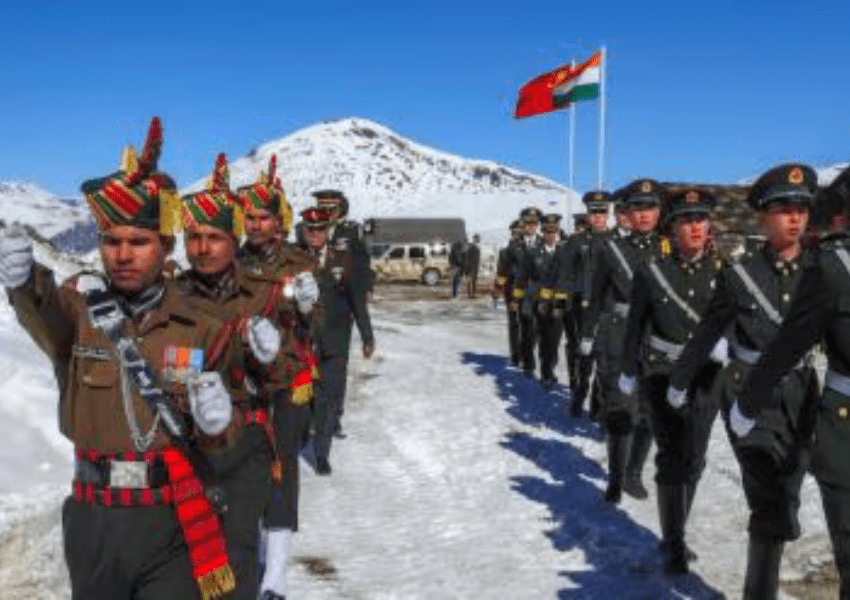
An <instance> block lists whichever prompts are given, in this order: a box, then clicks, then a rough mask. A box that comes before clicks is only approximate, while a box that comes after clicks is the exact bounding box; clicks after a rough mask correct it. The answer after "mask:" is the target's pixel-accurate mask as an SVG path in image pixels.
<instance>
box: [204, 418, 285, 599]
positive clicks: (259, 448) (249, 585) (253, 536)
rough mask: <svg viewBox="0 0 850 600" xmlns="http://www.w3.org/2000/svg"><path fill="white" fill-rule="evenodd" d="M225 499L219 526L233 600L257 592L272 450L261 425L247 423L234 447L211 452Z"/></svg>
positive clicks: (247, 596) (268, 496)
mask: <svg viewBox="0 0 850 600" xmlns="http://www.w3.org/2000/svg"><path fill="white" fill-rule="evenodd" d="M210 461H211V462H212V464H213V467H214V468H215V470H216V472H217V473H218V477H219V482H220V484H221V486H222V488H223V489H224V492H225V494H226V498H227V511H226V512H225V513H224V514H223V515H222V517H221V522H222V529H223V531H224V537H225V540H226V542H227V558H228V561H229V562H230V566H231V567H232V568H233V573H234V575H235V577H236V590H235V591H234V592H233V593H232V594H231V595H230V596H228V598H233V600H255V599H256V597H257V594H258V593H259V586H260V580H259V572H258V569H257V561H258V552H259V528H260V522H261V520H262V518H263V513H264V511H265V510H266V509H267V506H268V503H269V499H270V494H271V449H270V447H269V442H268V439H267V437H266V434H265V431H264V430H263V429H262V426H260V425H249V426H246V427H245V429H244V431H243V432H242V435H241V436H240V438H239V440H238V441H237V442H236V444H235V445H234V447H232V448H228V449H226V450H223V451H221V452H216V453H214V454H212V455H211V457H210Z"/></svg>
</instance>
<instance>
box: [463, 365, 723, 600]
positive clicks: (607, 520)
mask: <svg viewBox="0 0 850 600" xmlns="http://www.w3.org/2000/svg"><path fill="white" fill-rule="evenodd" d="M461 360H462V362H463V363H464V364H468V365H470V366H471V367H472V368H473V369H474V370H475V373H476V374H477V375H479V376H481V377H490V378H493V379H494V381H495V383H496V386H497V388H498V394H499V397H500V398H501V399H502V400H503V401H504V402H505V404H506V408H505V410H506V411H507V412H508V414H510V415H511V416H512V417H514V418H515V419H516V420H517V421H518V422H521V423H524V424H526V425H530V426H533V427H539V428H541V430H542V431H545V430H549V431H553V432H557V433H559V434H562V435H564V436H567V437H585V438H589V439H593V440H595V441H597V442H598V441H601V439H602V434H601V432H600V430H599V426H598V425H596V424H595V423H591V422H590V421H589V420H588V419H587V418H586V417H583V418H581V419H575V418H573V417H570V416H569V414H568V412H566V411H565V409H566V408H567V406H568V403H567V401H568V399H569V390H568V389H567V388H565V387H564V386H561V385H558V386H556V387H555V389H553V390H551V391H549V392H546V391H544V390H543V389H542V388H541V387H540V384H539V382H538V381H537V380H536V379H531V378H528V377H526V376H525V375H524V374H523V372H522V371H521V370H520V369H516V368H513V367H511V366H510V365H509V364H508V361H507V358H506V357H504V356H498V355H493V354H481V353H476V352H464V353H462V355H461ZM500 445H501V446H502V447H503V448H506V449H507V450H510V451H512V452H515V453H516V454H518V455H520V456H522V457H523V458H525V459H527V460H529V461H531V462H533V463H534V464H536V465H537V466H538V467H539V468H541V469H544V470H545V471H546V472H547V473H548V474H549V476H550V477H549V478H547V479H543V478H541V477H534V476H516V477H512V478H511V483H512V488H513V489H514V490H516V491H517V492H519V493H521V494H523V495H524V496H526V497H527V498H529V499H530V500H533V501H535V502H539V503H542V504H545V505H546V506H547V507H548V509H549V512H550V515H551V522H552V523H553V527H552V529H550V530H549V531H547V532H546V535H547V536H548V537H549V538H550V539H551V541H552V545H553V546H554V547H555V548H556V549H557V550H558V551H559V552H561V553H565V554H566V553H571V554H573V553H574V554H575V555H576V556H575V557H571V558H570V559H569V561H570V562H575V563H577V564H581V563H582V559H581V558H580V557H581V554H583V555H584V559H583V562H584V563H586V564H585V565H584V566H581V567H577V568H574V569H565V570H563V571H560V572H559V575H561V576H563V577H564V578H565V579H567V580H568V585H567V587H565V588H564V589H562V590H560V592H559V593H558V598H559V599H561V600H591V599H599V600H602V599H605V600H610V599H613V598H617V599H646V600H664V599H668V598H669V599H673V598H677V599H680V598H691V599H694V600H706V599H718V598H723V597H724V596H723V594H721V593H720V592H718V591H717V590H715V589H713V588H711V587H710V586H709V585H707V584H706V583H705V582H704V581H703V580H702V579H701V578H700V577H699V576H698V575H696V574H694V573H691V574H690V575H686V576H676V577H672V576H666V575H665V574H664V572H663V567H662V560H661V556H660V554H659V551H658V541H659V540H658V538H657V537H656V536H655V534H654V533H653V532H652V531H650V530H649V529H647V528H645V527H643V526H641V525H639V524H638V523H635V522H634V521H633V520H632V519H631V517H630V516H629V515H628V514H627V513H626V512H624V511H623V510H621V509H620V508H618V507H616V506H612V505H609V504H607V503H606V502H605V500H604V499H603V497H602V490H601V489H600V486H603V487H604V484H605V481H606V479H607V474H606V472H605V470H604V469H603V468H602V467H601V466H600V465H599V464H598V463H597V462H596V461H595V460H593V459H591V458H589V457H588V456H586V455H585V454H584V453H583V452H582V450H581V449H580V448H579V447H576V446H575V445H573V444H571V443H569V442H566V441H561V440H556V439H546V438H543V437H536V436H534V435H531V434H529V433H526V432H519V431H516V432H510V433H508V434H507V435H506V436H505V438H504V439H503V440H502V441H501V442H500ZM565 562H567V561H565Z"/></svg>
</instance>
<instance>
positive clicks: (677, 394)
mask: <svg viewBox="0 0 850 600" xmlns="http://www.w3.org/2000/svg"><path fill="white" fill-rule="evenodd" d="M685 402H687V391H686V390H679V389H676V388H674V387H673V386H672V385H671V386H670V387H668V388H667V404H669V405H670V406H672V407H673V408H676V409H679V408H682V407H683V406H684V405H685Z"/></svg>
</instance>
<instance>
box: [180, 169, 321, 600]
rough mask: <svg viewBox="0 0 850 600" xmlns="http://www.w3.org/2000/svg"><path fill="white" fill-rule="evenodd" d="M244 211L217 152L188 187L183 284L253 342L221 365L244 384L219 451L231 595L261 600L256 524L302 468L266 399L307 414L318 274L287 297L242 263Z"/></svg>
mask: <svg viewBox="0 0 850 600" xmlns="http://www.w3.org/2000/svg"><path fill="white" fill-rule="evenodd" d="M241 211H242V209H241V207H240V206H239V204H238V198H237V197H236V195H235V194H234V193H232V192H231V191H230V187H229V182H228V174H227V159H226V157H225V155H224V154H220V155H219V156H218V159H217V161H216V168H215V170H214V173H213V177H212V180H211V184H210V186H209V189H208V190H205V191H202V192H198V193H196V194H191V195H189V196H186V197H184V205H183V222H184V226H185V229H186V232H185V240H186V257H187V258H188V259H189V263H190V264H191V266H192V268H191V270H189V271H187V272H186V273H184V274H182V276H181V277H180V279H179V284H180V286H181V288H182V289H183V291H184V292H185V293H186V294H187V295H189V296H191V297H193V298H197V299H199V301H200V302H203V303H205V304H206V305H207V306H206V308H207V309H208V310H209V311H210V312H212V313H214V314H216V315H218V316H219V317H220V318H221V319H222V320H224V321H225V322H226V323H228V324H229V326H230V327H231V329H232V331H233V336H244V337H246V338H247V339H248V342H249V347H250V349H251V353H250V354H249V355H247V356H235V355H234V356H233V360H232V362H231V364H229V365H224V367H225V372H226V373H228V376H229V377H231V378H232V379H233V381H232V383H233V385H234V387H237V388H239V389H240V391H241V392H242V393H241V394H240V397H239V398H238V399H237V398H234V415H235V416H234V419H233V422H232V424H231V427H232V429H233V431H232V433H231V435H232V436H233V437H235V438H236V441H235V443H233V444H232V445H231V447H230V448H228V449H226V450H224V451H222V452H218V453H215V454H214V455H213V459H214V464H215V466H216V467H217V469H218V471H219V473H220V476H221V480H222V484H223V485H224V487H225V490H226V492H227V498H228V509H229V510H228V512H227V513H226V514H225V515H224V530H225V535H226V537H227V547H228V555H229V557H230V559H231V564H232V565H233V566H234V568H235V570H236V575H237V577H236V582H237V588H236V591H235V592H234V594H233V596H232V598H233V599H234V600H236V599H237V598H241V599H245V600H255V599H256V598H257V595H258V588H259V580H258V577H257V555H258V552H257V543H258V527H259V524H260V521H261V518H262V516H263V512H264V510H265V509H266V505H267V504H268V500H269V496H270V493H271V488H270V479H273V480H274V483H275V487H276V488H280V487H281V486H282V485H284V484H285V485H297V475H295V476H287V477H283V475H282V472H283V470H284V469H296V470H297V469H298V463H297V461H295V460H294V459H291V458H292V457H288V458H290V459H291V460H284V457H283V456H282V455H281V450H280V449H279V448H278V444H277V436H275V434H274V431H273V430H272V424H271V422H270V420H269V411H268V409H269V405H270V404H273V401H279V402H291V403H293V406H291V407H276V406H274V407H273V410H282V411H284V412H285V414H286V415H288V416H289V415H296V414H297V412H298V411H299V410H300V411H302V412H303V413H305V416H303V417H301V418H300V419H296V421H297V422H302V423H303V422H306V420H307V418H308V417H307V416H306V415H307V413H308V412H309V406H308V400H309V395H308V394H304V393H302V392H301V390H299V389H298V388H299V385H304V384H303V383H301V382H300V381H299V378H300V377H301V378H303V377H306V378H308V380H309V378H310V366H309V364H304V363H303V362H302V361H301V360H300V359H299V356H298V347H299V345H300V344H301V343H303V340H302V339H299V336H303V335H304V334H305V333H306V332H307V331H309V326H308V325H305V324H304V323H303V322H302V321H303V320H304V318H305V317H304V316H303V315H301V314H300V311H299V308H301V309H303V310H305V311H307V312H308V313H309V311H310V310H312V303H311V299H312V298H313V296H314V294H312V293H311V292H310V290H309V288H310V287H311V286H313V287H315V282H312V283H311V282H310V281H309V280H310V279H311V278H312V275H310V274H309V273H307V274H306V275H305V276H300V277H298V278H296V279H295V280H294V284H293V286H292V288H293V289H292V297H291V298H288V297H287V295H286V294H284V293H282V292H283V288H282V286H281V285H280V284H279V282H278V281H276V280H275V279H273V278H270V277H267V276H264V275H260V274H252V273H246V272H245V271H244V270H243V269H242V267H241V266H239V265H238V264H237V263H236V260H235V257H236V249H237V247H238V245H239V237H240V236H241V234H242V222H243V219H242V214H241ZM270 319H271V320H270ZM281 327H282V328H283V329H282V332H281V331H280V330H279V328H281ZM281 333H283V335H281ZM281 345H282V346H283V347H282V348H281ZM281 390H282V391H281ZM290 391H291V393H290ZM299 400H300V404H299ZM283 496H284V497H293V496H294V497H296V498H297V491H292V490H289V491H288V492H287V493H284V494H283ZM266 573H267V574H268V575H269V577H267V578H266V579H267V580H268V581H264V583H265V584H266V586H265V589H264V590H263V592H264V593H265V594H267V596H266V597H269V598H274V597H275V596H273V595H272V594H277V595H278V596H277V597H283V594H284V593H285V591H286V590H285V579H284V580H283V582H277V581H274V582H272V581H271V576H272V574H273V573H275V569H267V570H266Z"/></svg>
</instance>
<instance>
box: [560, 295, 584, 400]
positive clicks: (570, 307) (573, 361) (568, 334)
mask: <svg viewBox="0 0 850 600" xmlns="http://www.w3.org/2000/svg"><path fill="white" fill-rule="evenodd" d="M580 310H581V308H580V307H579V306H578V303H568V304H567V306H566V307H565V308H564V317H563V328H564V341H565V342H566V344H565V348H564V349H565V352H564V360H565V361H566V363H567V374H568V375H569V377H570V388H572V389H573V390H574V391H575V390H576V389H578V388H579V387H580V385H579V377H580V376H579V354H578V346H579V342H580V341H581V340H580V339H579V338H580V334H579V331H580V329H579V311H580Z"/></svg>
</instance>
